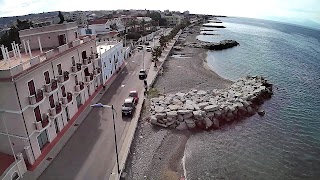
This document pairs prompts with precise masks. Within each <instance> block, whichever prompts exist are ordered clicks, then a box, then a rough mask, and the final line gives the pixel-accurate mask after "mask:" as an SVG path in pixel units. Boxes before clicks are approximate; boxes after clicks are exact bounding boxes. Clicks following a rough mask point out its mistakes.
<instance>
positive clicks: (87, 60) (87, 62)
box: [82, 57, 92, 66]
mask: <svg viewBox="0 0 320 180" xmlns="http://www.w3.org/2000/svg"><path fill="white" fill-rule="evenodd" d="M91 63H92V61H91V57H89V58H87V59H83V64H82V65H84V66H89V65H90V64H91Z"/></svg>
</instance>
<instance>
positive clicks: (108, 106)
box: [91, 103, 120, 176]
mask: <svg viewBox="0 0 320 180" xmlns="http://www.w3.org/2000/svg"><path fill="white" fill-rule="evenodd" d="M91 107H94V108H111V110H112V122H113V134H114V143H115V145H116V158H117V171H118V176H120V167H119V155H118V144H117V133H116V123H115V121H114V112H116V110H115V109H114V107H113V105H111V106H110V105H105V104H102V103H97V104H92V105H91ZM116 113H117V112H116Z"/></svg>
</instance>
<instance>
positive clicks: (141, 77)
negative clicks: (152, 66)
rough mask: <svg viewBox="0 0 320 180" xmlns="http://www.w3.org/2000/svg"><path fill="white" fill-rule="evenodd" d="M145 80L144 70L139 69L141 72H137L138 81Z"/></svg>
mask: <svg viewBox="0 0 320 180" xmlns="http://www.w3.org/2000/svg"><path fill="white" fill-rule="evenodd" d="M146 78H147V73H146V70H144V69H141V70H140V71H139V79H140V80H144V79H146Z"/></svg>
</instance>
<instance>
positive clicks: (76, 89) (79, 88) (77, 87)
mask: <svg viewBox="0 0 320 180" xmlns="http://www.w3.org/2000/svg"><path fill="white" fill-rule="evenodd" d="M83 89H84V83H83V82H78V84H76V86H75V91H76V92H78V93H79V92H81V91H82V90H83Z"/></svg>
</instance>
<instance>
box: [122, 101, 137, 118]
mask: <svg viewBox="0 0 320 180" xmlns="http://www.w3.org/2000/svg"><path fill="white" fill-rule="evenodd" d="M135 109H136V103H135V100H134V98H133V97H128V98H126V99H125V100H124V103H123V105H122V108H121V110H122V115H124V116H126V115H130V116H132V115H133V113H134V111H135Z"/></svg>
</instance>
